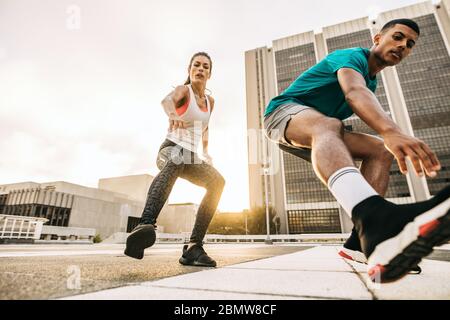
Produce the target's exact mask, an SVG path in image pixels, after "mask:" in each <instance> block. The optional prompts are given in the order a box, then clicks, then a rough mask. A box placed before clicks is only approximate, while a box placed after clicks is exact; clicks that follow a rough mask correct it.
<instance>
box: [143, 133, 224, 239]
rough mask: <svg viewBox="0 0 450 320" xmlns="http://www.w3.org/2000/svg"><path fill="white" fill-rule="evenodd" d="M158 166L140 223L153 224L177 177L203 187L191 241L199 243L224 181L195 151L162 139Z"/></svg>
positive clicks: (217, 202) (217, 201) (215, 206)
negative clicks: (204, 190)
mask: <svg viewBox="0 0 450 320" xmlns="http://www.w3.org/2000/svg"><path fill="white" fill-rule="evenodd" d="M157 166H158V168H159V169H160V170H161V171H160V172H159V173H158V175H157V176H156V177H155V179H154V180H153V182H152V184H151V186H150V189H149V190H148V195H147V202H146V204H145V208H144V212H143V213H142V218H141V224H153V225H155V224H156V219H157V218H158V215H159V213H160V211H161V209H162V207H163V206H164V203H165V202H166V201H167V198H168V197H169V194H170V192H171V191H172V188H173V185H174V184H175V181H176V180H177V178H178V177H181V178H183V179H186V180H188V181H190V182H192V183H194V184H196V185H198V186H200V187H204V188H206V194H205V196H204V197H203V200H202V202H201V204H200V207H199V208H198V212H197V217H196V219H195V224H194V229H193V230H192V234H191V239H190V241H191V242H194V243H198V244H201V243H202V242H203V238H204V237H205V234H206V231H207V229H208V226H209V224H210V222H211V220H212V218H213V216H214V213H215V212H216V209H217V205H218V204H219V200H220V196H221V195H222V191H223V188H224V186H225V180H224V178H223V177H222V176H221V174H220V173H219V172H218V171H217V170H216V169H214V168H213V167H212V166H210V165H208V164H206V163H205V162H203V161H202V160H201V159H199V158H198V156H197V154H196V153H194V152H191V151H189V150H187V149H184V148H182V147H180V146H179V145H177V144H175V143H174V142H172V141H170V140H165V141H164V142H163V144H162V145H161V147H160V149H159V153H158V160H157Z"/></svg>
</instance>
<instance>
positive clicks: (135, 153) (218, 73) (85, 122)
mask: <svg viewBox="0 0 450 320" xmlns="http://www.w3.org/2000/svg"><path fill="white" fill-rule="evenodd" d="M417 2H421V1H414V0H342V1H332V0H315V1H310V0H308V1H304V0H297V1H294V0H277V1H273V0H191V1H187V0H184V1H182V0H158V1H156V0H128V1H125V0H122V1H119V0H75V1H66V0H27V1H24V0H0V184H6V183H14V182H23V181H35V182H48V181H56V180H58V181H59V180H63V181H68V182H72V183H77V184H81V185H86V186H90V187H96V186H97V181H98V179H100V178H105V177H114V176H122V175H133V174H144V173H148V174H151V175H156V174H157V173H158V169H157V167H156V164H155V161H156V155H157V152H158V148H159V146H160V144H161V143H162V141H163V140H164V137H165V134H166V132H167V119H166V116H165V114H164V112H163V110H162V108H161V106H160V101H161V99H162V98H163V97H164V96H165V95H166V94H167V93H168V92H169V91H170V90H171V87H172V86H175V85H179V84H181V83H182V82H184V80H185V79H186V77H187V64H188V62H189V59H190V57H191V55H192V54H193V53H195V52H197V51H206V52H208V53H209V54H210V55H211V57H212V59H213V70H212V71H213V73H212V78H211V80H210V81H209V83H208V88H210V89H211V91H212V93H213V96H214V98H215V100H216V107H215V111H214V113H213V116H212V118H211V122H210V147H209V149H210V154H211V155H212V156H213V158H214V163H215V166H216V168H217V169H218V170H219V171H220V172H221V173H222V175H223V176H224V177H225V179H226V181H227V184H226V187H225V190H224V193H223V196H222V200H221V202H220V204H219V209H221V210H222V211H223V210H230V211H238V210H242V209H244V208H247V207H248V205H249V199H248V197H249V196H248V172H247V137H246V134H247V132H246V104H245V65H244V52H245V51H246V50H250V49H254V48H257V47H261V46H271V42H272V40H275V39H279V38H282V37H286V36H289V35H293V34H296V33H300V32H305V31H310V30H318V29H319V28H321V27H325V26H328V25H333V24H336V23H340V22H344V21H348V20H352V19H356V18H361V17H363V16H367V15H371V14H373V13H374V12H376V11H386V10H390V9H394V8H398V7H402V6H405V5H409V4H413V3H417ZM71 5H75V6H77V7H78V8H80V10H81V15H80V17H81V20H80V28H79V29H76V30H72V29H71V28H70V26H73V24H70V22H73V20H70V17H71V14H73V11H69V12H68V11H67V10H68V8H70V6H71ZM68 23H69V24H68ZM68 26H69V27H68ZM203 194H204V191H203V189H201V188H198V187H194V186H193V185H191V184H190V183H188V182H184V181H182V180H181V179H180V180H178V182H177V184H176V186H175V188H174V190H173V192H172V194H171V196H170V199H169V200H170V202H196V203H200V201H201V198H202V196H203Z"/></svg>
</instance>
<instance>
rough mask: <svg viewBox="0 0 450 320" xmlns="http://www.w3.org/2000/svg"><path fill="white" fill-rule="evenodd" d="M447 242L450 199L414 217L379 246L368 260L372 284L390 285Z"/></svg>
mask: <svg viewBox="0 0 450 320" xmlns="http://www.w3.org/2000/svg"><path fill="white" fill-rule="evenodd" d="M449 240H450V199H447V200H445V201H444V202H442V203H441V204H439V205H438V206H436V207H434V208H432V209H431V210H429V211H427V212H425V213H423V214H421V215H419V216H417V217H416V218H415V219H414V221H412V222H410V223H408V224H407V225H406V226H405V228H403V230H402V231H401V232H400V233H399V234H398V235H397V236H395V237H393V238H391V239H388V240H386V241H383V242H382V243H380V244H378V245H377V246H376V248H375V250H374V252H373V253H372V254H371V256H370V257H369V260H368V265H369V266H368V275H369V277H370V280H371V281H372V282H376V283H389V282H393V281H396V280H399V279H401V278H403V277H404V276H405V275H407V274H408V272H409V271H410V270H411V269H412V268H414V267H417V265H418V263H419V262H420V261H421V260H422V258H424V257H426V256H427V255H429V254H430V253H431V252H432V251H433V248H434V247H436V246H440V245H443V244H445V243H447V242H448V241H449Z"/></svg>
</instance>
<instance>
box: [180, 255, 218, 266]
mask: <svg viewBox="0 0 450 320" xmlns="http://www.w3.org/2000/svg"><path fill="white" fill-rule="evenodd" d="M178 262H180V263H181V264H182V265H184V266H194V267H211V268H213V267H215V266H216V265H217V263H214V264H213V265H210V264H205V263H200V262H197V261H191V260H188V259H186V258H183V257H181V258H180V260H178Z"/></svg>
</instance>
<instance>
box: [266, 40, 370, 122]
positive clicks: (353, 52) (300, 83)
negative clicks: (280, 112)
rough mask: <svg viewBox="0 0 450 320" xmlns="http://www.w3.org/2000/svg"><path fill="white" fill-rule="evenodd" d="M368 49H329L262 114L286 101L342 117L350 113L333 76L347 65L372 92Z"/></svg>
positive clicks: (346, 116) (269, 111)
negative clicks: (324, 55)
mask: <svg viewBox="0 0 450 320" xmlns="http://www.w3.org/2000/svg"><path fill="white" fill-rule="evenodd" d="M369 54H370V50H369V49H367V48H350V49H343V50H336V51H334V52H332V53H330V54H329V55H328V56H326V57H325V59H323V60H322V61H320V62H319V63H318V64H316V65H314V66H313V67H311V68H310V69H308V70H307V71H305V72H304V73H302V74H301V75H300V76H299V77H298V78H297V79H296V80H295V81H294V82H293V83H292V84H291V85H290V86H289V87H288V88H287V89H286V90H285V91H284V92H283V93H282V94H280V95H279V96H277V97H275V98H273V99H272V100H271V101H270V103H269V105H268V106H267V108H266V111H265V113H264V115H265V116H267V115H269V114H270V113H272V111H274V110H275V109H276V108H278V107H280V106H281V105H283V104H286V103H297V104H301V105H304V106H308V107H312V108H314V109H317V110H318V111H320V112H321V113H323V114H325V115H327V116H329V117H333V118H337V119H341V120H344V119H346V118H348V117H350V116H351V115H352V114H353V110H352V109H351V108H350V106H349V105H348V104H347V102H346V101H345V96H344V93H343V92H342V89H341V86H340V85H339V82H338V79H337V71H338V70H339V69H341V68H351V69H354V70H356V71H357V72H359V73H360V74H361V75H362V76H363V77H364V79H365V80H366V85H367V87H368V88H369V89H370V90H371V91H372V92H375V89H376V87H377V79H376V77H374V78H371V77H370V75H369V63H368V58H369Z"/></svg>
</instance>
